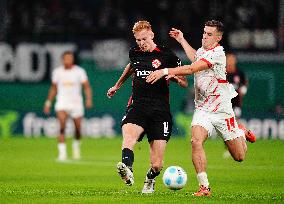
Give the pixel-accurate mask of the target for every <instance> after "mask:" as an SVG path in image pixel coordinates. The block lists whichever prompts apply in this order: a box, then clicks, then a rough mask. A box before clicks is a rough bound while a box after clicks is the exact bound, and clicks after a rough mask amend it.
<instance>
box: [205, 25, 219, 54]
mask: <svg viewBox="0 0 284 204" xmlns="http://www.w3.org/2000/svg"><path fill="white" fill-rule="evenodd" d="M221 39H222V35H221V34H220V33H219V32H218V31H217V28H216V27H211V26H205V27H204V32H203V36H202V47H203V48H204V49H209V48H211V47H214V46H215V45H216V44H218V42H219V41H220V40H221Z"/></svg>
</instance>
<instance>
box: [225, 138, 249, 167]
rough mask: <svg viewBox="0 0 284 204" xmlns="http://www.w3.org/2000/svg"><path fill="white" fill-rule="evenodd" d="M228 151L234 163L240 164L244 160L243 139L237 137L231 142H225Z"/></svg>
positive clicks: (244, 146)
mask: <svg viewBox="0 0 284 204" xmlns="http://www.w3.org/2000/svg"><path fill="white" fill-rule="evenodd" d="M225 143H226V145H227V147H228V150H229V152H230V154H231V155H232V157H233V158H234V160H235V161H238V162H241V161H243V160H244V159H245V156H246V152H247V145H246V142H245V138H244V137H238V138H235V139H232V140H228V141H225Z"/></svg>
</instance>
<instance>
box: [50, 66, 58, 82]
mask: <svg viewBox="0 0 284 204" xmlns="http://www.w3.org/2000/svg"><path fill="white" fill-rule="evenodd" d="M58 80H59V75H58V71H57V70H56V69H54V70H53V71H52V75H51V81H52V83H53V84H57V83H58Z"/></svg>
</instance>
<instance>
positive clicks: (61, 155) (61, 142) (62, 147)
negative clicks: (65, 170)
mask: <svg viewBox="0 0 284 204" xmlns="http://www.w3.org/2000/svg"><path fill="white" fill-rule="evenodd" d="M67 117H68V114H67V113H66V112H65V111H58V112H57V119H58V121H59V127H60V130H59V135H58V160H59V161H64V160H66V159H67V150H66V144H65V126H66V120H67Z"/></svg>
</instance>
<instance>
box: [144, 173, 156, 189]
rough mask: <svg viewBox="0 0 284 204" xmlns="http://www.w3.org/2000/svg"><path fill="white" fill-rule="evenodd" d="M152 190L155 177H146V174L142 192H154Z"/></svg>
mask: <svg viewBox="0 0 284 204" xmlns="http://www.w3.org/2000/svg"><path fill="white" fill-rule="evenodd" d="M154 191H155V179H148V177H147V176H146V178H145V181H144V186H143V189H142V193H154Z"/></svg>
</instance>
